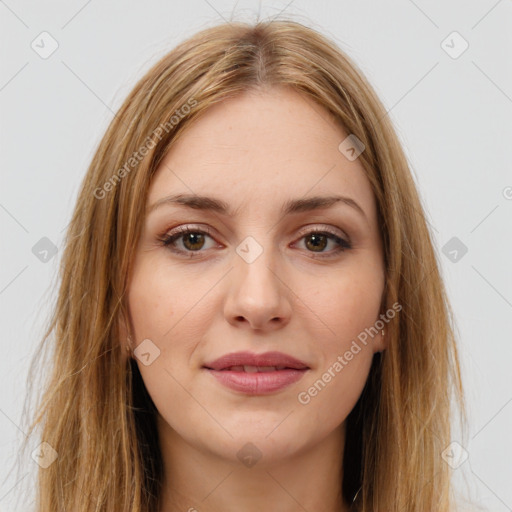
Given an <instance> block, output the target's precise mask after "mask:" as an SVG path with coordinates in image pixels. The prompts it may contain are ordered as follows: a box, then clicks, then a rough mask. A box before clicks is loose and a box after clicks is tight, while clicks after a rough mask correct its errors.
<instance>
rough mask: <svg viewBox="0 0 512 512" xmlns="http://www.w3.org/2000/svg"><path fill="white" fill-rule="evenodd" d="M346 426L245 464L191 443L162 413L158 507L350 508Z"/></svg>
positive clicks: (292, 511)
mask: <svg viewBox="0 0 512 512" xmlns="http://www.w3.org/2000/svg"><path fill="white" fill-rule="evenodd" d="M344 427H345V425H344V424H343V425H342V426H340V427H339V428H338V429H336V430H334V431H333V432H332V433H331V434H330V435H329V436H328V437H327V438H325V439H323V440H322V441H321V442H320V443H317V444H315V445H314V446H313V447H306V448H304V449H303V450H302V451H301V452H300V453H295V454H293V455H292V456H289V457H287V458H286V459H278V460H271V459H269V458H268V457H264V456H263V457H261V458H260V459H258V460H257V462H256V463H254V464H253V465H251V464H250V463H249V464H248V465H247V466H246V465H244V464H242V463H241V462H240V461H239V460H237V459H234V460H233V459H228V458H224V457H222V455H219V454H216V453H212V452H211V451H210V450H208V449H206V447H205V448H204V449H199V448H198V447H196V446H192V445H190V444H189V443H187V442H186V441H185V440H184V439H183V438H182V437H181V436H179V435H178V433H177V432H176V431H174V430H173V429H172V428H171V427H169V425H168V424H167V423H166V422H165V421H164V420H163V419H162V418H161V417H160V416H159V417H158V429H159V438H160V445H161V450H162V457H163V463H164V483H163V488H162V495H161V499H160V508H159V512H185V511H187V512H218V511H219V510H243V511H244V512H259V511H261V510H279V511H280V512H299V511H300V512H304V510H322V511H325V512H348V510H349V506H348V504H347V503H346V502H344V501H343V498H342V494H341V482H342V476H343V475H342V461H343V447H344V439H345V429H344ZM234 451H236V450H234Z"/></svg>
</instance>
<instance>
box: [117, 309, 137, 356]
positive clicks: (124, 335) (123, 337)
mask: <svg viewBox="0 0 512 512" xmlns="http://www.w3.org/2000/svg"><path fill="white" fill-rule="evenodd" d="M117 329H118V333H119V344H120V346H121V347H120V348H121V352H122V353H123V355H126V356H128V354H129V350H128V349H130V350H133V349H134V347H133V336H132V341H131V345H130V342H129V340H128V337H129V336H130V333H131V332H133V330H132V329H131V322H130V319H129V318H128V319H127V318H126V315H125V314H124V312H123V311H122V310H121V311H120V313H119V320H118V328H117Z"/></svg>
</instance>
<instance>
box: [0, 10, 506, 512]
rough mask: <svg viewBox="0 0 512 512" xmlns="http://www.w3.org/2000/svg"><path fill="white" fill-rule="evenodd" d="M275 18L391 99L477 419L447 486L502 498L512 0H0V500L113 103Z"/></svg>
mask: <svg viewBox="0 0 512 512" xmlns="http://www.w3.org/2000/svg"><path fill="white" fill-rule="evenodd" d="M279 15H280V16H281V17H288V18H292V19H295V20H296V21H299V22H302V23H304V24H307V25H309V26H311V27H313V28H315V29H317V30H319V31H320V32H322V33H323V34H325V35H327V36H328V37H330V38H332V39H334V41H335V42H336V43H337V44H338V45H339V46H340V47H341V48H342V49H343V50H344V51H345V52H346V53H347V54H348V55H349V56H350V57H351V58H352V59H353V60H354V61H355V63H356V64H357V66H359V68H360V69H361V70H362V71H363V73H365V75H366V77H367V78H368V80H369V81H370V83H371V84H372V85H373V87H374V88H375V90H376V92H377V94H378V95H379V96H380V98H381V99H382V101H383V103H384V105H385V106H386V108H387V109H388V110H389V116H390V117H391V119H392V121H393V123H394V125H395V127H396V130H397V132H398V135H399V137H400V139H401V141H402V143H403V145H404V148H405V151H406V154H407V156H408V159H409V162H410V165H411V169H412V172H413V175H414V178H415V180H416V183H417V186H418V189H419V191H420V194H421V196H422V200H423V202H424V205H425V208H426V210H427V215H428V220H429V223H430V225H431V229H432V233H433V235H434V239H435V243H436V251H437V252H438V254H439V260H440V263H441V265H442V272H443V276H444V279H445V282H446V286H447V289H448V292H449V295H450V300H451V303H452V306H453V310H454V313H455V316H456V321H457V329H458V336H459V348H460V352H461V359H462V364H463V372H464V380H465V385H466V392H467V400H468V406H469V413H470V416H469V420H470V421H469V429H468V433H467V439H466V440H463V439H462V437H457V434H455V435H454V436H455V437H454V441H456V442H458V443H463V444H462V446H463V448H464V450H466V452H467V455H468V458H467V460H465V462H464V463H463V464H461V465H460V466H459V467H458V468H457V469H456V470H455V476H456V482H457V486H458V489H460V491H461V492H465V493H467V494H469V497H470V498H471V499H472V500H473V501H474V502H475V503H476V504H477V505H479V506H481V507H482V509H483V510H489V511H493V512H505V511H511V510H512V486H511V485H510V484H511V482H512V439H511V435H510V433H511V432H512V376H511V371H510V367H511V361H512V336H511V331H512V270H511V262H512V258H511V256H512V242H511V234H512V230H511V227H512V222H511V220H512V170H511V163H512V158H511V156H512V155H511V152H512V150H511V147H512V144H511V141H512V121H511V120H512V67H511V64H510V63H511V62H512V22H511V20H512V2H511V1H510V0H501V1H495V0H485V1H483V0H482V1H476V0H473V1H470V2H468V1H453V2H444V1H439V0H436V1H430V2H427V1H425V0H417V1H412V0H393V1H386V2H370V1H368V0H361V1H358V2H349V1H345V0H342V1H334V0H330V1H323V2H322V1H306V0H295V1H293V0H292V1H290V0H286V1H273V2H267V1H265V2H258V1H257V0H252V1H249V0H244V1H242V0H240V1H238V2H236V1H235V0H208V1H207V0H187V1H176V2H175V1H167V2H166V1H164V0H152V1H148V2H135V1H133V0H129V1H126V0H125V1H120V0H111V1H108V2H105V1H103V2H101V1H99V0H89V1H86V0H72V1H70V0H68V1H66V2H64V1H53V2H35V1H25V0H19V1H17V0H5V1H0V34H1V38H2V45H1V50H0V51H1V63H2V64H1V67H0V108H1V117H0V119H1V121H0V129H1V151H0V160H1V166H0V168H1V188H0V234H1V269H0V304H1V322H2V323H1V330H0V334H1V340H0V348H1V357H0V385H1V387H0V461H1V462H0V467H1V471H0V510H1V511H11V510H18V509H17V508H16V506H15V501H16V498H17V497H19V493H20V492H21V489H22V488H23V485H24V484H25V482H28V481H30V479H31V478H33V472H35V469H36V465H35V463H33V462H32V461H28V464H27V467H28V468H29V470H30V468H32V473H31V472H30V471H27V472H22V473H21V474H16V472H13V471H11V470H12V466H13V464H14V462H15V461H16V458H17V457H18V446H19V443H20V441H21V440H22V439H23V437H24V435H25V433H24V431H23V428H22V426H21V412H22V405H23V400H24V397H25V381H26V378H27V376H28V365H29V362H30V360H31V357H32V354H33V351H34V349H35V347H36V344H37V343H38V342H39V338H40V336H41V334H42V328H43V326H44V324H45V321H46V318H47V316H48V313H49V310H48V305H49V301H50V299H49V297H51V296H52V294H54V292H55V290H52V289H51V284H52V283H53V282H54V277H55V273H56V269H57V265H58V261H59V257H60V254H61V250H62V240H63V235H64V229H65V227H66V225H67V223H68V222H69V220H70V215H71V212H72V209H73V205H74V201H75V199H76V194H77V191H78V187H79V185H80V182H81V180H82V179H83V176H84V174H85V171H86V169H87V166H88V164H89V162H90V159H91V157H92V155H93V152H94V150H95V148H96V146H97V144H98V142H99V140H100V138H101V137H102V135H103V132H104V130H105V129H106V127H107V125H108V123H109V122H110V120H111V119H112V117H113V115H114V112H115V111H116V110H117V109H118V108H119V106H120V105H121V102H122V101H123V99H124V98H125V96H126V94H127V93H128V92H129V90H130V89H131V87H132V86H133V85H134V84H135V81H136V80H137V79H139V78H140V77H141V76H142V75H143V73H144V72H145V71H146V70H147V69H148V68H149V67H150V66H151V65H152V64H153V63H154V62H155V61H156V60H157V59H159V58H160V57H161V56H162V55H163V54H164V53H166V52H167V51H169V50H170V49H171V48H172V47H173V46H175V45H176V44H177V43H178V42H180V41H182V40H183V39H185V38H186V37H188V36H190V35H192V34H193V33H195V32H197V31H198V30H200V29H202V28H206V27H207V26H211V25H214V24H216V23H218V22H220V21H222V20H223V18H224V19H226V20H229V19H235V20H241V21H255V20H256V18H257V17H258V16H259V17H260V19H266V18H270V17H274V16H279ZM44 32H46V33H47V34H42V33H44ZM41 41H43V42H41ZM52 45H53V46H52ZM57 45H58V46H57ZM54 47H56V49H55V50H54V51H53V53H51V55H47V54H48V53H49V52H51V51H52V50H53V49H54ZM45 52H46V53H45ZM42 239H43V240H42ZM38 244H39V245H38ZM52 246H55V250H56V253H55V254H54V253H53V252H52V250H51V248H52ZM41 247H42V248H43V249H41ZM44 250H46V251H48V252H46V253H45V252H44ZM41 251H42V252H41ZM41 254H43V255H42V256H41ZM38 444H39V441H38V440H37V439H33V440H31V445H33V447H34V448H35V447H36V446H37V445H38ZM390 477H391V478H393V477H394V475H390ZM24 492H25V491H24ZM28 501H29V502H30V498H29V499H28ZM19 510H22V509H19ZM23 510H26V509H23Z"/></svg>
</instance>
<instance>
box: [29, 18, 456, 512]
mask: <svg viewBox="0 0 512 512" xmlns="http://www.w3.org/2000/svg"><path fill="white" fill-rule="evenodd" d="M274 85H276V86H277V85H285V86H289V87H293V88H294V89H295V90H297V91H299V92H300V93H302V94H305V95H307V96H308V97H310V98H312V99H314V100H315V101H316V102H317V104H318V105H320V106H322V107H324V109H325V110H326V111H328V112H329V113H330V114H331V115H332V116H334V118H335V119H337V120H338V121H339V123H340V124H341V125H342V126H343V127H344V129H345V131H346V132H347V133H348V134H354V135H355V136H357V138H358V139H360V140H361V141H362V143H363V144H364V146H365V150H364V152H363V153H362V154H361V155H360V156H359V159H360V161H361V162H362V164H363V166H364V169H365V172H366V174H367V177H368V179H369V181H370V183H371V186H372V188H373V192H374V195H375V199H376V203H377V208H378V218H379V224H380V230H381V234H382V237H383V244H384V254H385V268H386V304H385V305H384V309H385V310H387V309H389V308H390V307H391V305H392V304H394V303H399V304H400V305H401V306H402V310H401V312H400V314H399V315H398V316H397V317H396V318H395V319H394V320H393V321H392V322H390V323H389V325H388V326H387V327H386V336H387V338H388V344H389V345H388V348H387V350H386V351H385V352H384V353H382V354H377V355H376V356H375V357H374V361H373V364H372V368H371V370H370V375H369V378H368V382H367V384H366V387H365V389H364V391H363V394H362V396H361V398H360V400H359V401H358V403H357V405H356V407H355V409H354V410H353V411H352V412H351V414H350V415H349V417H348V420H347V437H346V449H345V452H344V477H343V479H342V481H340V490H341V491H342V492H343V495H344V497H345V499H347V500H348V501H352V499H353V497H354V495H356V494H357V499H356V501H355V502H354V508H355V510H358V511H361V512H370V511H386V512H398V511H400V512H425V511H427V510H428V511H429V512H446V511H448V510H451V506H452V497H451V494H452V493H451V486H450V480H451V479H450V472H449V469H450V468H449V466H448V465H447V464H446V463H445V462H444V460H443V459H442V457H441V453H442V451H443V450H444V449H445V448H446V447H447V445H448V444H449V443H450V430H451V425H450V414H451V412H452V407H453V405H454V404H456V405H459V406H460V410H461V411H462V410H463V409H464V404H463V399H462V386H461V377H460V370H459V363H458V356H457V350H456V344H455V336H454V331H453V329H454V328H453V327H452V312H451V309H450V307H449V304H448V300H447V297H446V292H445V289H444V285H443V282H442V279H441V275H440V270H439V265H438V262H437V257H436V253H435V250H434V248H433V242H432V239H431V236H430V233H429V229H428V227H427V223H426V220H425V215H424V210H423V207H422V204H421V201H420V198H419V196H418V193H417V190H416V187H415V184H414V181H413V179H412V177H411V173H410V170H409V167H408V163H407V160H406V157H405V156H404V153H403V150H402V148H401V146H400V143H399V141H398V138H397V136H396V134H395V131H394V129H393V126H392V124H391V122H390V120H389V116H388V115H387V113H386V110H385V108H384V107H383V105H382V104H381V102H380V101H379V99H378V98H377V96H376V94H375V93H374V91H373V89H372V88H371V86H370V85H369V83H368V82H367V80H366V79H365V78H364V76H363V75H362V73H361V72H360V71H359V70H358V69H357V68H356V66H355V64H354V63H352V62H351V61H350V60H349V58H348V57H347V56H346V55H345V54H344V53H343V52H342V51H341V50H340V49H339V48H337V47H336V46H335V45H334V44H333V43H332V42H330V41H329V40H328V39H326V38H325V37H324V36H322V35H320V34H319V33H317V32H316V31H315V30H313V29H311V28H307V27H305V26H303V25H301V24H299V23H296V22H294V21H286V20H281V21H271V22H268V21H266V22H259V23H257V24H252V25H251V24H245V23H226V24H222V25H219V26H215V27H212V28H208V29H206V30H203V31H201V32H199V33H197V34H196V35H195V36H193V37H192V38H190V39H188V40H187V41H185V42H183V43H181V44H180V45H179V46H177V47H176V48H175V49H174V50H172V51H171V52H170V53H168V54H167V55H165V57H163V58H162V59H161V60H160V61H159V62H157V63H156V64H155V65H154V66H153V67H152V68H151V69H150V70H149V71H148V72H147V73H146V75H145V76H144V77H143V78H142V79H141V80H140V81H139V82H138V83H137V84H136V86H135V87H134V89H133V90H132V91H131V93H130V94H129V96H128V97H127V98H126V100H125V101H124V103H123V105H122V106H121V108H120V110H119V111H118V112H117V114H116V116H115V118H114V119H113V120H112V122H111V124H110V126H109V127H108V129H107V132H106V134H105V135H104V137H103V139H102V140H101V142H100V144H99V147H98V149H97V151H96V153H95V155H94V157H93V159H92V162H91V164H90V167H89V169H88V172H87V174H86V176H85V179H84V180H83V183H82V185H81V189H80V192H79V197H78V200H77V204H76V208H75V210H74V213H73V217H72V220H71V223H70V224H69V228H68V231H67V234H66V238H65V248H64V251H63V256H62V259H61V266H60V274H59V276H60V283H59V287H58V290H59V291H58V297H57V299H56V302H55V304H54V307H53V314H52V317H51V320H50V322H49V325H48V329H47V331H46V333H45V335H44V337H43V339H42V341H41V344H40V345H39V350H38V352H37V355H36V357H35V358H34V360H33V363H32V364H33V366H32V370H31V374H35V373H37V372H39V371H42V368H43V364H42V363H40V362H39V357H40V355H41V353H42V352H43V349H49V348H52V349H53V352H52V353H51V355H50V356H49V364H50V367H51V372H50V373H49V374H48V377H47V379H46V381H45V383H44V386H43V394H42V396H41V397H40V398H39V399H38V403H37V408H36V410H35V411H34V413H33V421H32V423H31V424H30V428H29V430H28V437H30V435H31V434H32V432H33V431H34V429H35V428H36V427H41V434H40V436H41V440H42V441H45V442H46V443H48V444H49V445H50V446H51V447H52V448H53V449H55V450H56V452H57V453H58V457H57V459H56V460H55V462H54V463H53V464H51V465H50V466H49V467H47V468H45V469H43V468H41V469H40V470H39V473H38V485H37V510H38V512H43V511H44V512H64V511H67V512H70V511H73V512H82V511H83V512H85V511H87V512H91V511H93V510H94V511H104V512H119V511H140V512H152V511H153V512H154V511H155V510H158V504H159V486H160V483H161V481H162V460H161V456H160V452H159V446H158V442H157V441H156V430H155V422H154V419H155V412H156V410H155V407H154V404H153V403H152V401H151V399H150V397H149V395H148V394H147V391H146V389H145V387H144V384H143V382H142V379H141V376H140V373H139V371H138V368H137V365H136V364H135V363H134V361H133V360H129V362H128V363H126V358H125V357H124V358H123V354H122V343H121V342H120V337H119V335H120V331H119V324H120V321H121V319H124V320H125V321H126V322H127V321H128V320H127V318H128V317H127V306H126V296H127V294H126V292H127V283H128V279H129V275H130V271H131V265H132V262H133V256H134V251H135V249H136V247H137V242H138V237H139V234H140V232H141V227H142V223H143V221H144V214H145V203H146V196H147V192H148V187H149V185H150V181H151V178H152V176H153V174H154V172H155V170H156V168H157V167H158V165H159V163H160V162H161V161H162V159H163V158H164V156H165V155H166V153H167V151H168V150H169V147H170V144H171V143H172V142H174V141H175V140H176V139H177V137H178V136H180V134H182V133H183V132H184V130H185V129H186V128H187V127H188V126H190V124H191V123H192V122H193V120H195V119H199V117H200V114H201V113H203V112H205V111H206V110H207V109H208V108H209V107H210V106H211V105H213V104H215V103H218V102H220V101H223V100H225V99H228V98H231V97H234V96H236V95H237V94H239V93H242V92H244V91H246V90H248V89H250V88H261V87H272V86H274ZM186 105H188V107H187V108H185V106H186ZM142 148H145V151H142ZM141 153H144V155H143V157H140V155H141ZM37 364H39V365H40V366H35V365H37ZM29 389H31V387H30V383H29ZM453 397H455V401H454V400H453Z"/></svg>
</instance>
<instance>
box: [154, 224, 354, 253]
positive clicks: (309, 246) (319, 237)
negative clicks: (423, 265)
mask: <svg viewBox="0 0 512 512" xmlns="http://www.w3.org/2000/svg"><path fill="white" fill-rule="evenodd" d="M208 238H210V239H211V240H213V238H212V237H211V235H210V231H209V230H208V229H205V230H203V229H198V228H195V227H193V226H180V227H179V228H176V229H175V230H173V231H171V232H170V233H167V234H164V235H163V236H162V237H161V238H160V242H161V243H162V245H164V246H165V247H168V248H169V250H171V251H172V252H174V253H177V254H180V255H184V254H186V255H187V256H189V257H190V258H194V257H196V254H194V253H200V252H203V251H201V249H204V248H205V245H206V240H207V239H208ZM300 240H305V247H306V251H308V252H313V253H315V254H317V255H318V256H314V257H316V258H330V257H333V256H335V255H336V254H338V253H339V252H343V251H346V250H348V249H351V248H352V245H351V244H350V242H348V241H347V240H345V239H343V238H341V237H340V236H338V233H337V232H333V231H331V230H330V229H329V228H325V229H310V230H308V231H304V232H303V233H301V238H300ZM329 242H331V243H332V244H334V246H335V247H334V250H331V251H325V249H326V247H327V246H328V245H329ZM212 247H215V245H213V246H210V247H206V249H209V248H212ZM324 253H326V254H324Z"/></svg>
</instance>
